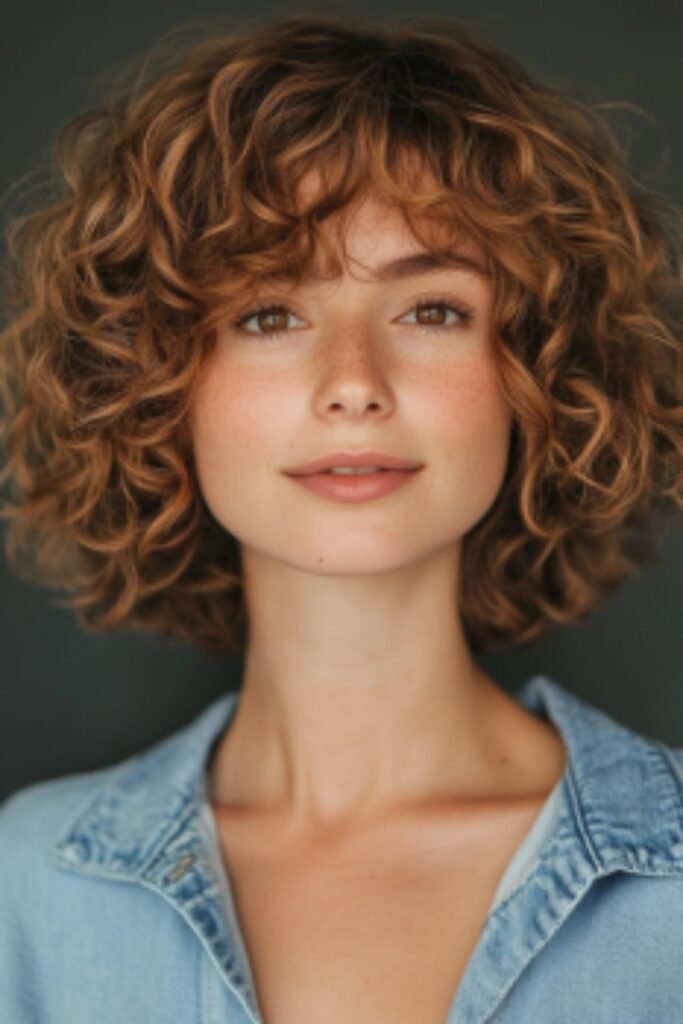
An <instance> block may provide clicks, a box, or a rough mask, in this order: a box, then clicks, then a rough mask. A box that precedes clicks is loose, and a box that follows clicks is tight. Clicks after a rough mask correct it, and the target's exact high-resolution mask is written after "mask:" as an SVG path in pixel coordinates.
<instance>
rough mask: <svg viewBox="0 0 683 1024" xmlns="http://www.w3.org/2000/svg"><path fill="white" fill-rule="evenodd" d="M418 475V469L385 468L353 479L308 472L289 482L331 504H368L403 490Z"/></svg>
mask: <svg viewBox="0 0 683 1024" xmlns="http://www.w3.org/2000/svg"><path fill="white" fill-rule="evenodd" d="M420 468H421V467H420ZM418 472H419V469H387V470H385V471H384V472H383V473H362V474H358V475H356V476H352V475H351V474H348V475H346V474H345V475H341V474H339V475H337V474H334V473H311V474H309V475H308V476H292V480H295V481H296V482H297V483H298V484H301V485H302V487H306V488H308V490H309V491H313V492H314V493H315V494H319V495H321V496H322V497H323V498H332V499H333V500H334V501H371V500H372V499H373V498H381V497H382V496H383V495H384V494H390V493H391V492H392V491H395V490H397V489H398V488H399V487H402V486H403V485H404V484H406V483H408V481H409V480H411V479H412V478H413V477H414V476H416V475H417V473H418Z"/></svg>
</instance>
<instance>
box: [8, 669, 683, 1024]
mask: <svg viewBox="0 0 683 1024" xmlns="http://www.w3.org/2000/svg"><path fill="white" fill-rule="evenodd" d="M515 699H517V700H518V701H519V702H520V704H522V705H523V706H524V707H526V708H527V709H528V710H529V711H531V712H533V713H534V714H537V715H539V716H540V717H543V718H546V719H547V720H548V721H550V722H552V723H553V724H554V725H555V726H556V727H557V729H558V731H559V732H560V734H561V735H562V738H563V740H564V742H565V745H566V748H567V763H566V766H565V771H564V773H563V776H562V778H561V779H560V780H559V782H558V784H557V785H556V787H555V789H554V790H553V792H552V793H551V794H550V795H549V796H548V798H547V800H546V802H545V804H544V805H543V807H542V809H541V811H540V813H539V814H538V816H537V817H536V819H535V821H534V823H533V825H532V828H531V829H530V831H529V832H528V834H527V836H526V837H525V839H524V841H523V842H522V843H521V844H520V846H519V847H518V849H517V850H516V852H515V855H514V857H513V858H512V859H511V861H510V862H509V864H508V867H507V870H506V871H505V873H504V875H503V877H502V878H501V881H500V883H499V886H498V889H497V892H496V895H495V898H494V900H493V903H492V906H491V908H490V911H489V914H488V916H487V918H486V920H485V922H484V925H483V928H482V931H481V933H480V936H479V940H478V942H477V945H476V947H475V949H474V952H473V954H472V957H471V959H470V961H469V963H468V965H467V968H466V970H465V973H464V974H463V976H462V978H461V981H460V984H459V986H458V989H457V992H456V993H454V999H453V1002H452V1005H451V1007H450V1010H449V1013H448V1016H447V1020H446V1021H445V1022H444V1024H484V1022H489V1021H490V1022H495V1024H545V1022H548V1024H682V1022H683V749H682V748H672V747H669V746H667V745H665V744H664V743H662V742H660V741H658V740H656V739H652V738H648V737H645V736H642V735H640V734H638V733H637V732H634V731H632V730H630V729H628V728H627V727H626V726H624V725H622V724H620V723H619V722H617V721H616V720H614V719H613V718H611V717H610V716H608V715H607V714H605V713H604V712H602V711H600V710H599V709H598V708H596V707H594V706H593V705H591V704H589V703H587V702H585V701H583V700H581V699H579V698H578V697H576V696H574V695H572V694H571V693H570V692H569V691H568V690H566V689H565V688H564V687H562V686H560V684H559V683H557V682H555V681H553V680H551V679H549V678H548V677H546V676H542V675H536V676H533V677H532V678H531V679H529V680H528V681H527V682H526V683H525V684H524V686H523V687H522V688H521V690H520V691H519V692H518V693H517V694H516V698H515ZM238 702H239V691H237V692H234V693H229V694H226V695H224V696H222V697H220V698H219V699H218V700H216V701H214V702H213V703H211V704H210V705H209V706H208V707H207V708H205V709H204V711H202V712H201V713H200V714H199V715H198V716H197V717H196V718H195V719H194V720H193V721H191V722H190V723H189V724H188V725H187V726H185V727H184V728H182V729H180V730H178V731H177V732H175V733H173V734H172V735H170V736H168V737H166V738H165V739H163V740H162V741H161V742H158V743H156V744H154V745H153V746H151V747H149V748H147V749H146V750H144V751H143V752H142V753H139V754H136V755H134V756H133V757H130V758H128V759H126V760H124V761H122V762H120V763H118V764H115V765H113V766H110V767H106V768H103V769H99V770H97V771H91V772H83V773H79V774H74V775H69V776H65V777H62V778H57V779H51V780H48V781H44V782H38V783H34V784H32V785H30V786H27V787H25V788H24V789H22V790H19V791H18V792H17V793H14V794H13V795H12V796H10V797H9V798H8V799H7V800H6V801H5V802H4V804H3V805H2V806H1V807H0V1022H2V1024H93V1022H95V1021H96V1022H97V1024H172V1022H176V1021H177V1022H179V1024H248V1022H251V1024H255V1022H256V1024H262V1017H261V1014H260V1012H259V1007H258V1004H257V999H256V994H255V990H254V985H253V977H252V973H251V970H250V965H249V958H248V955H247V951H246V948H245V944H244V940H243V935H242V931H241V928H240V922H239V920H238V915H237V912H236V908H235V903H234V900H233V897H232V891H231V887H230V880H229V877H228V875H227V873H226V870H225V868H224V865H223V861H222V857H221V851H220V845H219V842H218V837H217V835H216V830H215V827H214V823H213V817H212V814H211V811H210V807H209V804H208V802H207V793H208V786H207V761H208V758H209V755H210V752H211V750H212V747H213V744H214V742H215V741H216V740H217V738H218V737H219V736H220V735H221V734H222V733H223V731H224V729H225V728H226V727H227V726H228V725H229V722H230V720H231V717H232V715H233V714H234V712H235V709H236V708H237V706H238ZM457 927H458V911H457V907H454V908H453V929H454V933H455V931H456V930H457ZM274 955H276V953H274ZM350 983H352V979H350ZM266 1024H267V1022H266ZM321 1024H324V1022H321Z"/></svg>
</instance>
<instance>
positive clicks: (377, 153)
mask: <svg viewBox="0 0 683 1024" xmlns="http://www.w3.org/2000/svg"><path fill="white" fill-rule="evenodd" d="M603 106H605V105H603ZM57 156H58V159H59V165H60V169H61V173H60V179H59V186H60V191H59V194H58V195H51V197H50V202H49V203H44V204H42V205H41V207H40V208H39V209H35V208H33V209H32V210H31V211H29V212H28V213H24V214H22V215H16V216H15V217H14V219H13V220H12V221H11V222H10V229H9V232H8V242H9V245H8V252H9V260H8V263H7V270H6V274H5V278H4V281H5V284H6V287H5V299H4V302H5V304H6V307H7V309H8V310H9V311H10V320H9V324H8V326H7V327H6V329H5V330H4V331H3V332H2V334H1V335H0V342H1V345H0V394H1V396H2V400H3V418H2V421H1V424H0V426H1V429H2V435H1V437H2V441H3V444H4V447H5V451H6V456H7V461H6V466H5V468H4V470H3V473H2V476H1V477H0V483H3V484H4V483H7V482H8V481H9V482H10V484H11V488H12V495H11V497H12V502H7V503H6V504H5V506H4V507H3V510H2V516H3V517H4V518H5V519H9V520H11V525H10V527H9V529H8V531H7V538H6V541H5V550H6V553H7V558H8V562H9V564H10V566H11V567H12V568H13V569H14V571H15V572H16V573H18V574H21V575H23V576H24V577H25V578H28V579H30V580H32V581H34V582H38V583H40V584H43V585H47V586H51V587H58V588H65V589H66V591H67V593H68V597H67V598H66V600H62V601H59V602H57V603H58V604H61V605H65V604H66V605H69V606H71V607H72V608H74V609H75V610H76V612H77V616H78V619H79V621H80V623H81V625H82V626H83V627H84V628H85V629H87V630H89V631H109V630H112V629H114V628H117V627H121V626H123V625H124V624H125V625H126V626H130V627H133V628H143V629H144V630H149V631H153V632H157V633H160V634H164V635H166V636H168V637H171V638H175V639H182V640H184V641H189V642H190V643H192V644H194V645H196V646H198V647H201V648H203V649H204V650H207V651H213V652H223V653H231V654H241V653H243V652H244V649H245V645H246V644H247V643H248V635H249V624H248V618H247V615H246V610H245V601H244V596H245V595H244V588H243V586H242V576H241V561H240V550H239V543H238V541H237V540H236V539H235V538H234V537H232V536H231V535H230V534H228V533H227V531H225V530H224V528H223V527H222V526H220V524H219V523H218V522H217V521H216V520H215V519H214V517H213V516H212V514H211V513H210V511H209V509H208V508H207V506H206V504H205V502H204V500H203V496H202V494H201V492H200V489H199V485H198V481H197V477H196V472H195V467H194V465H193V455H192V444H191V430H190V425H189V424H190V420H189V416H190V412H191V404H192V399H193V395H194V392H195V384H196V381H197V379H198V374H199V371H200V369H201V367H202V365H203V363H204V360H205V358H206V356H207V355H208V353H209V352H210V350H211V347H212V345H213V344H214V343H215V339H216V329H217V326H218V325H219V324H220V322H221V321H222V320H223V319H224V318H225V317H226V316H228V317H234V316H235V315H236V314H237V312H238V311H242V310H243V309H244V308H245V301H246V300H247V299H248V298H249V297H250V295H251V294H252V291H253V290H254V289H255V286H256V285H257V284H258V283H259V282H262V281H263V280H264V279H265V278H268V277H278V278H279V279H282V278H286V279H287V281H288V283H291V284H293V285H296V284H298V283H301V282H302V281H304V280H307V279H308V278H309V277H310V276H312V275H313V274H314V273H318V272H319V271H320V268H319V266H318V264H316V263H315V262H314V261H316V260H318V259H319V257H320V255H321V254H322V255H324V256H325V257H326V259H327V264H325V266H326V268H327V269H326V271H325V272H327V273H329V274H332V275H334V274H336V273H339V272H340V266H341V265H340V262H339V256H338V252H337V249H336V247H333V246H332V245H331V244H329V239H328V241H327V242H325V239H324V236H323V235H321V233H320V231H319V224H320V223H321V222H322V221H324V220H325V219H327V218H329V217H330V216H332V215H333V214H335V213H336V212H341V211H344V210H345V209H350V208H351V205H352V204H353V203H354V202H356V201H357V200H358V199H359V198H360V197H361V196H363V195H365V194H367V193H368V192H370V191H372V192H373V193H374V194H375V195H377V196H380V197H381V198H383V199H384V200H385V201H386V202H388V203H390V204H393V207H394V208H396V209H398V210H400V211H401V212H402V213H403V215H404V217H405V218H406V223H407V224H408V226H409V229H410V230H411V231H412V233H413V235H414V236H415V237H416V238H417V239H419V241H420V242H422V244H423V245H424V246H425V247H426V248H429V249H430V250H433V251H435V252H438V253H439V254H440V255H447V254H448V252H449V250H452V249H454V248H457V247H458V240H460V242H462V239H463V238H466V239H472V240H474V241H475V242H476V243H477V244H478V245H479V246H480V247H481V250H482V251H483V252H484V254H485V257H486V259H487V262H488V266H489V268H490V272H491V274H492V283H493V301H494V306H493V316H494V320H493V323H494V333H495V339H494V341H495V352H496V355H497V361H498V365H499V370H500V376H501V381H502V386H503V388H504V394H505V396H506V398H507V401H508V402H509V405H510V409H511V410H512V414H513V425H512V433H511V444H510V450H509V461H508V465H507V468H506V474H505V478H504V481H503V484H502V486H501V489H500V491H499V493H498V495H497V497H496V500H495V502H494V504H493V505H492V507H491V508H490V509H489V510H488V512H487V514H486V515H485V517H483V518H482V520H481V521H479V522H478V523H477V524H476V526H475V527H474V528H473V529H472V530H471V531H470V532H469V533H468V534H467V535H466V536H465V538H464V539H463V552H462V556H463V558H462V584H461V591H462V592H461V594H460V595H459V596H458V600H459V609H460V614H461V616H462V622H463V627H464V629H465V632H466V636H467V638H468V641H469V643H470V644H471V646H472V648H473V649H474V650H475V651H480V650H483V649H486V648H488V647H491V646H493V645H498V644H501V643H507V644H514V645H522V644H527V643H529V642H530V641H532V640H534V639H535V638H537V637H539V636H540V635H541V634H543V633H544V632H545V631H546V630H547V629H548V628H549V627H550V626H551V625H552V624H558V623H570V622H575V621H577V620H581V619H583V617H584V616H585V614H586V612H587V611H588V610H589V609H591V608H592V607H594V606H596V605H597V604H598V603H599V602H600V600H601V599H602V598H603V597H604V596H605V595H606V594H607V593H608V592H610V591H612V590H614V589H615V588H616V587H617V586H618V585H619V584H620V583H621V582H622V581H623V580H624V579H625V578H626V577H627V575H628V574H629V573H630V572H632V571H633V570H634V569H635V568H636V567H637V566H638V565H639V563H640V562H642V561H644V560H645V559H647V558H653V557H658V556H659V554H660V550H659V547H658V543H656V540H658V539H661V532H662V530H661V528H662V527H663V526H664V524H665V522H668V520H669V519H670V518H672V517H673V515H674V514H675V513H680V511H681V510H683V344H682V340H681V338H682V334H683V331H682V322H681V317H680V309H681V305H680V299H681V293H682V278H681V258H680V256H681V244H680V238H681V234H680V211H679V210H678V209H677V207H675V206H674V205H673V203H671V202H670V201H668V200H664V199H661V198H658V197H657V196H656V194H655V193H654V192H652V191H651V190H649V189H646V188H645V187H643V186H641V185H639V184H637V183H636V182H635V180H634V179H633V177H632V175H631V174H630V173H629V171H628V169H627V161H626V158H625V153H624V148H623V147H622V145H621V144H620V143H619V141H618V140H617V136H616V134H615V133H614V131H613V129H612V128H611V126H610V125H609V124H608V121H607V119H606V116H605V113H604V112H603V110H602V109H601V107H600V105H596V104H590V103H586V102H584V101H582V100H578V99H576V100H575V99H571V98H568V97H567V96H565V95H563V94H561V93H559V92H557V91H555V90H554V89H552V88H549V87H546V86H545V85H542V84H540V83H538V82H536V81H534V80H533V79H532V78H531V77H530V76H529V74H528V73H527V72H526V71H525V70H524V68H523V67H521V66H520V64H518V63H517V62H516V61H515V60H514V59H513V58H511V57H510V56H507V55H506V54H504V53H501V52H500V51H499V50H498V49H496V48H494V47H493V46H492V45H491V44H490V43H488V42H487V41H485V40H484V39H482V38H481V37H480V36H479V34H478V32H477V31H476V30H475V29H473V28H472V27H471V26H470V25H468V24H467V23H463V22H461V21H459V20H454V19H448V18H440V17H410V18H402V19H399V20H397V21H393V22H376V21H371V20H369V19H366V18H364V17H362V16H359V15H353V16H348V15H337V14H323V15H320V14H305V13H295V14H294V15H290V16H288V17H279V18H274V19H270V20H268V21H252V22H248V23H246V24H242V25H241V26H237V27H232V26H226V25H225V24H223V25H222V26H221V32H219V33H218V34H214V35H212V37H211V38H209V39H201V40H199V41H198V42H195V43H193V44H192V46H189V47H183V48H182V53H181V54H180V56H178V55H176V56H175V57H174V59H173V60H172V62H171V64H170V65H169V66H167V67H165V68H163V69H162V71H161V72H157V73H155V75H154V77H153V80H152V81H148V82H146V83H144V75H140V76H139V77H138V79H137V80H136V81H135V82H133V84H132V85H131V84H130V83H128V84H125V88H123V89H122V88H120V87H119V88H118V89H112V90H111V92H110V93H108V95H107V98H106V99H105V100H104V101H103V102H102V104H101V105H100V106H99V107H98V108H97V109H94V110H91V111H89V112H87V113H85V114H83V115H80V116H79V117H77V118H75V119H73V120H71V121H69V122H68V123H67V124H66V125H65V126H64V127H63V129H62V131H61V133H60V135H59V137H58V142H57ZM417 166H419V168H420V169H422V170H426V171H428V172H429V175H428V178H429V180H430V184H429V187H428V188H425V187H423V185H422V184H421V182H422V180H423V179H422V178H420V176H419V175H416V173H415V169H416V167H417ZM311 168H313V169H317V170H318V171H319V172H320V173H321V175H322V180H323V181H324V185H325V187H324V188H323V190H322V192H321V193H320V194H319V195H317V197H316V198H315V199H314V201H312V202H309V203H308V204H307V205H306V204H304V205H303V207H302V206H301V205H300V204H299V203H298V190H297V186H298V184H299V182H300V180H301V178H302V177H303V175H304V174H305V173H306V172H307V171H308V170H310V169H311ZM342 219H343V218H342ZM338 222H339V218H338V219H337V220H336V221H335V222H334V223H338ZM435 227H438V228H439V230H438V231H436V230H432V229H433V228H435ZM444 228H445V230H444ZM315 267H318V270H315V269H314V268H315Z"/></svg>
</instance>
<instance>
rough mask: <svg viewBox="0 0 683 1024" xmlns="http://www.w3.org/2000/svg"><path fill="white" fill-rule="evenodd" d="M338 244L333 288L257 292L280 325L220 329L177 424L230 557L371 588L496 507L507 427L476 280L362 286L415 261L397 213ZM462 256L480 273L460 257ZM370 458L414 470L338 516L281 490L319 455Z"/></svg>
mask: <svg viewBox="0 0 683 1024" xmlns="http://www.w3.org/2000/svg"><path fill="white" fill-rule="evenodd" d="M345 239H346V252H347V254H348V257H349V258H348V262H347V264H346V265H345V268H344V274H343V276H342V277H341V278H339V279H338V280H335V281H323V282H315V283H310V284H306V285H304V286H301V287H298V288H296V289H293V288H291V287H282V286H280V285H278V286H275V285H269V284H268V282H263V283H262V286H261V287H260V290H259V294H258V300H259V302H260V303H262V304H268V305H270V304H273V305H277V306H278V307H283V306H286V307H287V308H286V310H282V309H279V310H278V311H276V312H271V313H270V314H268V313H261V314H260V315H252V316H251V317H250V318H249V319H247V320H246V321H245V322H243V324H242V327H241V328H240V327H238V326H235V324H234V323H225V324H224V325H223V326H222V327H221V329H220V331H219V334H218V338H217V344H216V347H215V349H214V350H213V351H212V353H211V354H210V356H209V357H207V360H206V363H205V365H204V367H203V372H202V375H201V379H200V381H199V386H198V390H197V392H196V398H195V400H194V403H193V407H192V410H191V421H192V436H193V447H194V455H195V460H196V468H197V474H198V478H199V483H200V486H201V489H202V492H203V495H204V498H205V501H206V503H207V505H208V506H209V508H210V509H211V511H212V513H213V515H214V516H215V518H216V519H217V520H218V522H220V523H221V524H222V525H223V526H224V527H225V529H226V530H228V531H229V532H230V533H231V534H232V535H233V536H234V537H235V538H236V539H237V540H238V541H239V542H240V545H241V547H242V552H243V557H244V555H245V554H247V555H248V553H249V552H248V550H247V551H246V552H245V549H253V550H254V551H255V552H257V553H258V554H259V556H260V557H267V558H270V559H275V560H278V561H279V562H281V563H285V564H286V565H288V566H290V567H292V568H295V569H297V570H299V571H302V572H307V573H315V574H320V575H346V574H355V575H359V574H366V573H379V572H382V571H388V570H391V569H397V568H400V567H401V566H402V565H407V564H408V563H411V562H414V561H419V560H421V559H426V558H429V556H430V555H433V554H436V553H437V552H440V551H441V552H442V551H443V549H445V548H452V547H453V546H455V545H457V544H458V542H459V541H460V539H461V538H462V537H463V535H464V534H465V533H467V532H468V531H469V530H470V529H471V528H472V527H473V526H474V525H475V524H476V523H477V522H478V521H479V520H480V519H481V518H482V517H483V516H484V515H485V513H486V512H487V510H488V509H489V508H490V506H491V505H492V503H493V501H494V500H495V498H496V495H497V493H498V491H499V489H500V486H501V484H502V480H503V477H504V474H505V468H506V464H507V457H508V445H509V438H510V427H511V416H510V411H509V408H508V406H507V404H506V402H505V401H504V398H503V395H502V393H501V390H500V386H499V380H498V376H497V371H496V365H495V362H494V357H493V349H492V323H491V309H492V292H491V282H490V279H489V278H488V277H486V276H484V275H483V274H480V273H477V272H476V271H474V270H473V269H471V268H469V267H467V266H448V267H440V268H439V269H437V270H431V271H426V270H424V269H422V270H421V271H413V272H411V273H410V274H407V275H405V276H403V275H402V276H390V275H384V276H382V277H381V278H379V277H378V278H377V279H372V277H371V270H372V269H374V268H380V267H382V266H384V265H385V264H388V263H390V262H392V261H395V260H398V259H400V258H401V257H404V256H406V255H409V254H414V253H415V252H417V251H421V246H420V245H419V243H417V242H416V240H415V238H414V237H413V236H412V234H411V233H410V232H409V230H408V227H407V225H406V224H405V222H404V221H403V218H402V217H401V215H400V213H398V212H396V211H393V210H391V209H389V208H386V207H384V206H383V204H381V203H380V202H379V201H377V200H374V199H368V200H366V201H365V202H364V203H363V205H362V206H360V207H358V208H357V210H356V211H355V213H354V215H353V216H352V218H351V220H350V222H349V223H348V225H347V230H346V233H345ZM422 251H423V250H422ZM463 253H464V254H465V255H467V256H469V257H470V258H471V259H474V260H478V261H481V265H482V267H483V261H482V260H481V254H480V253H479V252H478V251H477V250H476V248H475V247H473V246H471V245H468V246H466V247H464V248H463ZM437 300H438V301H437ZM418 303H422V307H421V308H420V307H418V308H417V309H416V308H415V307H416V306H417V305H418ZM253 305H254V303H253V302H252V303H250V304H249V307H248V308H245V309H244V310H242V311H240V314H239V316H238V318H237V319H241V318H242V317H244V316H245V314H247V313H249V312H250V310H251V309H253ZM451 307H455V308H454V309H453V308H451ZM458 310H464V311H466V313H467V314H468V315H467V316H464V315H462V314H461V313H459V312H457V311H458ZM275 330H276V331H278V332H279V333H277V334H273V333H272V332H273V331H275ZM269 332H271V333H269ZM371 450H372V451H379V452H383V453H388V454H391V455H395V456H399V457H403V458H405V459H407V460H410V461H412V462H414V463H419V464H421V465H422V469H421V470H420V471H419V472H418V473H415V474H412V476H411V477H410V479H409V480H408V481H407V483H405V484H404V485H403V486H401V487H399V488H398V489H397V490H394V491H393V492H391V493H388V494H385V495H383V496H381V497H377V498H374V499H372V500H365V501H360V502H352V503H351V502H341V501H335V500H333V499H331V498H328V497H323V496H321V495H319V494H316V493H313V492H311V491H309V490H308V489H306V488H305V487H303V486H302V485H301V484H300V483H297V482H296V480H295V479H293V478H292V477H291V476H289V475H287V471H288V470H291V469H292V468H294V467H296V466H299V465H301V464H302V463H307V462H310V461H311V460H313V459H317V458H319V457H321V456H325V455H328V454H330V453H333V452H340V451H346V452H348V451H353V452H363V451H371Z"/></svg>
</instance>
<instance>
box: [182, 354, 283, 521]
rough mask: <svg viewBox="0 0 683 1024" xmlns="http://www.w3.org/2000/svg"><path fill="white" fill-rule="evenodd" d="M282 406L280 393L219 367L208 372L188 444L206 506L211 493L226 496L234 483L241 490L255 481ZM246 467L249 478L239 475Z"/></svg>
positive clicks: (275, 432)
mask: <svg viewBox="0 0 683 1024" xmlns="http://www.w3.org/2000/svg"><path fill="white" fill-rule="evenodd" d="M281 402H282V388H269V387H266V386H265V385H264V384H263V382H259V383H257V382H256V381H255V380H250V379H249V377H248V376H245V375H242V374H236V373H235V372H234V368H233V367H230V368H228V367H227V366H221V365H220V363H216V364H215V365H213V366H211V367H208V368H207V370H206V372H205V373H204V375H203V377H202V380H201V381H200V384H199V387H198V390H197V393H196V395H195V400H194V403H193V407H192V442H193V449H194V457H195V463H196V466H197V474H198V476H199V480H200V483H201V485H202V489H203V491H204V494H205V497H206V499H207V501H208V502H209V503H210V499H211V495H212V494H216V495H222V496H227V495H228V494H230V493H234V492H235V488H236V482H237V481H238V480H240V481H241V482H242V486H243V485H244V481H245V480H246V481H248V480H249V479H251V478H252V477H254V474H253V470H254V469H258V468H259V464H260V462H262V461H263V460H264V459H266V458H267V454H266V453H268V452H269V451H272V450H273V445H272V440H273V437H274V436H277V435H278V434H281V430H282V426H281V425H282V424H283V423H284V413H283V410H282V409H281V408H280V403H281ZM245 466H249V467H250V468H251V470H252V474H245V473H243V472H242V470H243V468H244V467H245ZM264 468H267V467H265V464H264ZM255 476H258V474H255Z"/></svg>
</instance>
